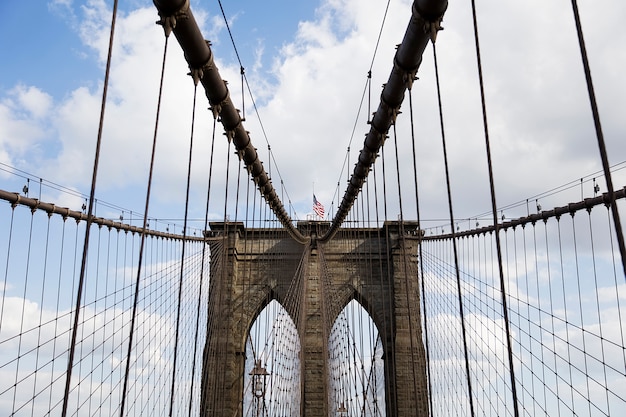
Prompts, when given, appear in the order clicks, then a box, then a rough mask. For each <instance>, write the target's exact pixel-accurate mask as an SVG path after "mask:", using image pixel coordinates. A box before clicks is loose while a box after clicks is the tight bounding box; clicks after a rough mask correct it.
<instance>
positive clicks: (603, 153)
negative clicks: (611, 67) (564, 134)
mask: <svg viewBox="0 0 626 417" xmlns="http://www.w3.org/2000/svg"><path fill="white" fill-rule="evenodd" d="M572 9H573V11H574V20H575V22H576V33H577V35H578V44H579V46H580V55H581V58H582V62H583V67H584V70H585V80H586V81H587V92H588V94H589V102H590V104H591V113H592V115H593V123H594V126H595V129H596V137H597V139H598V148H599V150H600V158H601V160H602V168H603V169H604V178H605V180H606V187H607V191H608V193H609V199H610V204H611V213H612V214H613V223H614V226H615V236H616V237H617V244H618V246H619V251H620V254H621V256H622V268H623V270H624V277H625V278H626V244H625V243H624V232H623V230H622V224H621V221H620V217H619V210H618V209H617V205H616V204H615V195H614V188H613V179H612V176H611V169H610V165H609V157H608V153H607V150H606V144H605V142H604V134H603V133H602V124H601V123H600V113H599V111H598V103H597V101H596V94H595V89H594V87H593V80H592V78H591V68H590V66H589V58H588V57H587V48H586V46H585V39H584V36H583V29H582V24H581V22H580V15H579V13H578V2H577V0H572Z"/></svg>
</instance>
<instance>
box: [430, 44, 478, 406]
mask: <svg viewBox="0 0 626 417" xmlns="http://www.w3.org/2000/svg"><path fill="white" fill-rule="evenodd" d="M433 58H434V62H435V80H436V83H437V100H438V102H439V125H440V128H441V143H442V146H443V161H444V166H445V171H446V189H447V191H448V210H449V212H450V231H451V232H450V233H451V235H452V251H453V255H454V271H455V273H456V289H457V293H458V301H459V314H460V315H461V332H462V336H463V354H464V356H465V372H466V374H467V375H466V376H467V390H468V398H469V405H470V413H471V415H472V416H474V415H475V412H474V394H473V392H472V377H471V374H470V365H469V353H468V349H467V334H466V330H465V313H464V310H463V295H462V294H461V276H460V271H459V256H458V253H457V244H456V231H455V229H454V211H453V210H452V191H451V189H450V170H449V169H448V151H447V149H446V134H445V129H444V127H443V108H442V105H441V89H440V86H439V69H438V67H437V48H436V46H435V44H434V43H433Z"/></svg>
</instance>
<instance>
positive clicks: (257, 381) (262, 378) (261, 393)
mask: <svg viewBox="0 0 626 417" xmlns="http://www.w3.org/2000/svg"><path fill="white" fill-rule="evenodd" d="M250 375H251V376H252V393H253V394H254V396H255V397H257V398H261V397H265V388H266V383H267V376H268V375H269V373H268V372H267V370H266V369H265V368H264V367H263V366H261V359H257V360H255V361H254V368H252V371H250Z"/></svg>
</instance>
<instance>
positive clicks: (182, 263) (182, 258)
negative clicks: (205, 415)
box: [169, 77, 198, 417]
mask: <svg viewBox="0 0 626 417" xmlns="http://www.w3.org/2000/svg"><path fill="white" fill-rule="evenodd" d="M196 80H197V78H195V77H194V88H193V108H192V109H191V137H190V139H189V160H188V162H187V191H186V193H185V218H184V220H183V241H182V247H181V255H180V276H179V278H178V279H179V282H178V303H177V304H178V305H177V309H176V330H175V333H174V335H175V336H174V362H173V364H172V385H171V387H170V409H169V416H170V417H172V413H173V411H174V390H175V388H176V365H177V358H178V337H179V329H180V305H181V302H182V294H183V276H184V271H185V248H186V246H187V245H186V244H187V238H186V237H187V217H188V216H189V188H190V186H191V158H192V156H193V130H194V125H195V121H196V96H197V92H198V81H196ZM190 395H191V393H190Z"/></svg>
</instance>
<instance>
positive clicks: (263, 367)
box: [243, 300, 301, 416]
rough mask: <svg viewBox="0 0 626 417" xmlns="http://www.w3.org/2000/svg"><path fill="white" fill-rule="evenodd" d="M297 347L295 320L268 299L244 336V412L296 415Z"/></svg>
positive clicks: (250, 413) (297, 409)
mask: <svg viewBox="0 0 626 417" xmlns="http://www.w3.org/2000/svg"><path fill="white" fill-rule="evenodd" d="M300 349H301V348H300V337H299V335H298V331H297V329H296V325H295V323H294V322H293V320H292V319H291V317H290V316H289V314H288V313H287V311H286V310H285V309H284V308H283V306H282V305H280V303H279V302H278V301H276V300H272V301H270V302H269V303H268V304H267V306H265V308H264V309H263V310H262V311H261V312H260V313H259V315H258V316H257V318H256V319H255V321H254V323H253V324H252V326H251V327H250V331H249V332H248V337H247V339H246V360H245V370H244V375H243V381H244V389H243V415H244V416H270V415H272V416H274V415H277V416H291V415H299V413H300V402H301V391H300V378H301V376H300V372H301V371H300Z"/></svg>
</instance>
